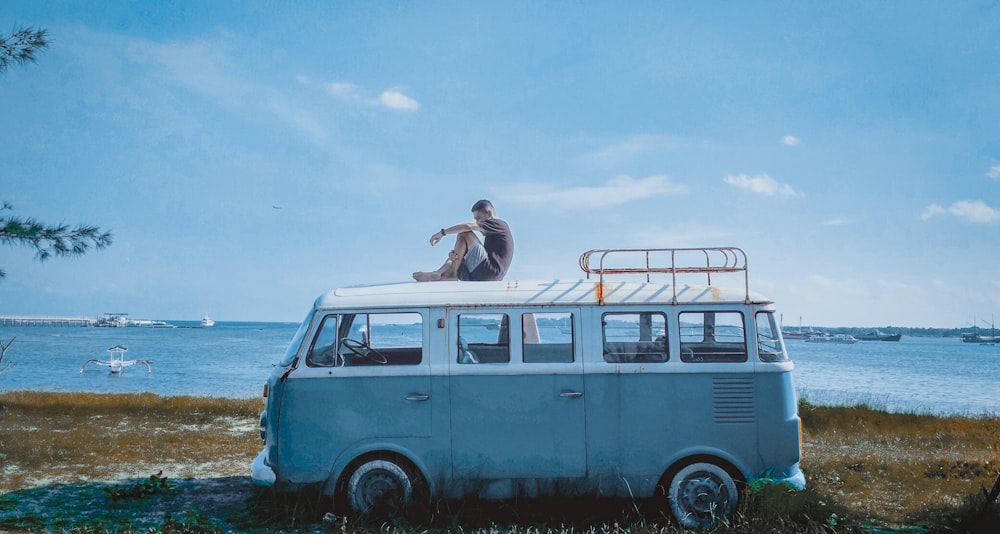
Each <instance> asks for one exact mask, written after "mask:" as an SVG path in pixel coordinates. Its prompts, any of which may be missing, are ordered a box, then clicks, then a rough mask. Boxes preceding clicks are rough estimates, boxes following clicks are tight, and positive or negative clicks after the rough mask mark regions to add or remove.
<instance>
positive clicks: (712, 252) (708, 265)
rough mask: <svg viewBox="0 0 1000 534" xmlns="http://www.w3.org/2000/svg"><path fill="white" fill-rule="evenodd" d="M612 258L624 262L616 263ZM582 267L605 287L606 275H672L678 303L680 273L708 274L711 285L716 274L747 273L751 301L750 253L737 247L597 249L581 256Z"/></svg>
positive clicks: (747, 293)
mask: <svg viewBox="0 0 1000 534" xmlns="http://www.w3.org/2000/svg"><path fill="white" fill-rule="evenodd" d="M612 259H613V260H618V261H619V262H620V263H612V262H611V261H610V260H612ZM595 261H596V265H595V264H594V262H595ZM580 268H581V269H583V272H585V273H587V278H588V279H589V278H590V275H592V274H595V275H597V276H598V277H599V282H600V285H601V287H603V286H604V281H605V280H604V278H605V276H606V275H615V274H625V275H642V274H644V275H646V281H647V282H650V281H651V275H652V274H653V273H659V274H669V275H670V286H671V290H672V291H673V300H672V302H673V303H674V304H677V275H678V274H681V275H686V274H704V275H705V276H706V280H707V282H708V285H709V286H711V285H712V274H713V273H743V288H744V295H745V300H746V302H750V280H749V276H748V273H747V255H746V253H745V252H743V250H742V249H739V248H736V247H708V248H610V249H595V250H588V251H587V252H584V253H583V254H581V255H580ZM601 303H602V304H603V303H604V302H603V298H602V299H601Z"/></svg>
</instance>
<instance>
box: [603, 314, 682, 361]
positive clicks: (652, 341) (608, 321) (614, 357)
mask: <svg viewBox="0 0 1000 534" xmlns="http://www.w3.org/2000/svg"><path fill="white" fill-rule="evenodd" d="M601 324H602V329H603V330H604V361H606V362H610V363H649V362H654V363H655V362H665V361H667V360H668V359H669V358H668V354H667V344H666V335H667V318H666V316H665V315H664V314H662V313H660V312H639V313H605V314H604V316H603V317H602V320H601Z"/></svg>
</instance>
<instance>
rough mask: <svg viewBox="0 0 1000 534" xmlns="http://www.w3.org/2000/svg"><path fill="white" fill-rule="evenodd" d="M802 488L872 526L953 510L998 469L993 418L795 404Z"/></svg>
mask: <svg viewBox="0 0 1000 534" xmlns="http://www.w3.org/2000/svg"><path fill="white" fill-rule="evenodd" d="M800 414H801V416H802V420H803V444H802V456H803V462H802V463H803V467H804V471H805V472H806V478H807V480H808V482H809V484H810V486H811V487H812V488H813V489H815V491H817V492H818V493H821V494H826V495H829V496H831V497H833V498H835V499H836V500H837V501H838V502H840V503H841V504H843V505H845V506H846V507H848V508H849V509H851V510H852V511H853V512H855V513H857V514H860V515H861V516H863V517H867V518H870V519H872V520H873V521H874V522H876V523H878V524H883V525H888V526H893V525H901V524H913V523H914V522H921V521H924V520H927V519H929V518H930V516H933V515H934V514H935V513H936V512H942V511H943V510H948V509H957V508H961V507H962V506H963V504H965V503H966V501H967V500H968V499H969V497H970V496H972V495H975V494H977V493H978V492H979V491H980V490H981V488H983V487H985V488H987V489H988V488H990V487H991V486H992V484H993V482H994V481H995V480H996V477H997V473H998V472H1000V418H998V417H947V418H945V417H937V416H932V415H915V414H892V413H886V412H882V411H877V410H873V409H870V408H868V407H866V406H856V407H850V408H844V407H817V406H811V405H809V404H806V403H803V404H802V405H800Z"/></svg>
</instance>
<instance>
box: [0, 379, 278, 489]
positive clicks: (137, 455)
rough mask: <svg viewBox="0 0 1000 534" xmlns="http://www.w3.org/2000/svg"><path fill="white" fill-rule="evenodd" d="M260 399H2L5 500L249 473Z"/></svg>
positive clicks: (12, 395)
mask: <svg viewBox="0 0 1000 534" xmlns="http://www.w3.org/2000/svg"><path fill="white" fill-rule="evenodd" d="M262 408H263V403H262V401H261V400H259V399H219V398H204V397H160V396H157V395H153V394H148V393H147V394H134V395H105V394H94V393H39V392H8V393H4V394H0V493H4V492H9V491H13V490H17V489H23V488H29V487H34V486H41V485H47V484H52V483H63V484H65V483H79V482H89V481H116V480H120V479H125V478H136V477H144V476H148V475H149V474H151V473H156V472H157V471H160V470H163V471H164V472H166V473H168V474H169V476H170V477H171V478H187V477H204V476H229V475H237V474H245V473H247V469H248V467H247V466H248V465H249V464H250V460H252V459H253V456H254V455H255V454H256V453H257V451H258V450H259V449H260V438H259V436H258V435H257V415H258V414H259V413H260V410H261V409H262Z"/></svg>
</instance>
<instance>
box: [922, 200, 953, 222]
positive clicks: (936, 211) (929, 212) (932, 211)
mask: <svg viewBox="0 0 1000 534" xmlns="http://www.w3.org/2000/svg"><path fill="white" fill-rule="evenodd" d="M945 213H948V210H946V209H944V208H942V207H941V206H938V205H937V204H931V205H930V206H927V207H926V208H924V211H923V212H922V213H921V214H920V218H921V219H922V220H925V221H926V220H929V219H931V218H932V217H935V216H937V215H944V214H945Z"/></svg>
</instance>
